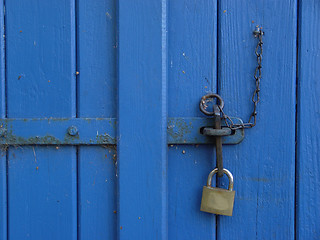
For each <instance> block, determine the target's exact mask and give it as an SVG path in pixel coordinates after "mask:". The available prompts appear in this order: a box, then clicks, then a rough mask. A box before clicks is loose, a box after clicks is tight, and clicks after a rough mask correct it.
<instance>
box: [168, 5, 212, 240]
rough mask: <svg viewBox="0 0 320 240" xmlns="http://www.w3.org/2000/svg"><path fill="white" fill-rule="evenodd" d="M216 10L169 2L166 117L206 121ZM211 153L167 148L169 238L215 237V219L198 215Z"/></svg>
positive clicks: (201, 149)
mask: <svg viewBox="0 0 320 240" xmlns="http://www.w3.org/2000/svg"><path fill="white" fill-rule="evenodd" d="M216 11H217V2H216V1H212V0H205V1H201V3H200V2H197V1H189V0H183V1H169V20H168V23H169V33H168V36H169V59H168V66H169V68H168V70H169V72H168V73H169V85H168V92H169V100H168V108H169V116H170V117H204V115H203V114H202V113H201V112H200V110H199V102H200V99H201V97H202V96H203V95H205V94H207V93H212V92H216V86H217V79H216V75H217V68H216V65H217V12H216ZM169 126H170V125H169ZM181 130H182V129H181ZM213 149H214V147H213V145H209V146H201V147H199V148H197V147H195V146H190V145H189V146H188V145H186V146H178V147H177V146H175V145H174V146H173V147H170V151H169V156H168V158H169V159H168V162H169V175H168V185H169V220H168V224H169V239H181V240H184V239H215V236H216V234H215V232H216V231H215V230H216V221H215V216H214V215H210V214H206V213H203V212H200V200H201V193H202V186H204V185H205V184H206V179H207V176H208V174H209V172H210V171H211V170H212V169H213V168H214V165H215V159H214V157H213V155H214V152H213Z"/></svg>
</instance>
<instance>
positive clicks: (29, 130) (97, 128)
mask: <svg viewBox="0 0 320 240" xmlns="http://www.w3.org/2000/svg"><path fill="white" fill-rule="evenodd" d="M0 124H1V126H2V128H3V129H6V131H3V130H2V131H0V136H1V135H2V137H0V144H8V145H33V144H40V145H41V144H44V145H73V144H74V145H82V144H83V145H98V144H115V143H116V119H114V118H47V119H43V118H42V119H37V118H36V119H34V118H32V119H0ZM3 132H4V133H3ZM69 132H70V133H71V134H70V133H69Z"/></svg>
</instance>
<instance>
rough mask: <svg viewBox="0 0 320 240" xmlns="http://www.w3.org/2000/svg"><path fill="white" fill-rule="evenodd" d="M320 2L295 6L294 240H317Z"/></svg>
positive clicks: (319, 217) (319, 218)
mask: <svg viewBox="0 0 320 240" xmlns="http://www.w3.org/2000/svg"><path fill="white" fill-rule="evenodd" d="M319 22H320V2H319V1H315V0H312V1H305V0H301V1H300V2H299V33H298V34H299V43H298V44H299V45H298V46H299V53H298V54H299V69H298V73H299V75H298V108H297V111H298V114H297V117H298V124H299V125H298V133H297V143H298V144H297V153H298V154H297V171H296V172H297V176H296V181H297V194H296V196H297V199H296V201H297V209H296V239H299V240H302V239H310V240H311V239H320V228H319V224H320V210H319V189H320V177H319V169H320V165H319V153H320V142H319V132H320V126H319V121H320V116H319V111H320V107H319V97H320V86H319V80H318V79H319V74H320V66H319V61H320V54H319V52H320V43H319V38H320V34H319V30H320V26H319Z"/></svg>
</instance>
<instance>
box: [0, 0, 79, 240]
mask: <svg viewBox="0 0 320 240" xmlns="http://www.w3.org/2000/svg"><path fill="white" fill-rule="evenodd" d="M75 47H76V45H75V2H74V1H64V0H58V1H38V0H32V1H27V2H20V1H15V0H14V1H7V2H6V60H7V61H6V70H7V72H6V73H7V101H8V104H7V105H8V117H9V118H36V117H47V118H49V117H69V118H70V117H75V116H76V97H75V96H76V95H75V93H76V79H75V64H76V58H75V56H76V52H75ZM8 162H9V163H8V164H9V166H8V219H9V223H8V235H9V237H10V239H28V238H30V239H77V158H76V147H74V146H70V147H58V148H56V147H26V146H20V147H17V148H15V147H11V148H10V149H9V157H8Z"/></svg>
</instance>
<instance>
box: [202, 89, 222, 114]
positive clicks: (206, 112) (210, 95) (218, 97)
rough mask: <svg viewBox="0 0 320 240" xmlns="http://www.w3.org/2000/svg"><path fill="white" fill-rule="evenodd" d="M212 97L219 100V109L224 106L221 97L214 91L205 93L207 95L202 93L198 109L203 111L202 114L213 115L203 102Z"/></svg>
mask: <svg viewBox="0 0 320 240" xmlns="http://www.w3.org/2000/svg"><path fill="white" fill-rule="evenodd" d="M210 98H212V99H214V98H217V99H218V100H219V105H218V106H219V108H220V109H223V107H224V101H223V99H222V97H220V96H219V95H218V94H215V93H210V94H207V95H204V96H203V97H202V98H201V100H200V105H199V107H200V111H201V112H203V113H204V114H206V115H208V116H212V115H214V112H209V111H207V110H206V106H205V103H206V101H207V100H208V99H210Z"/></svg>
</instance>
